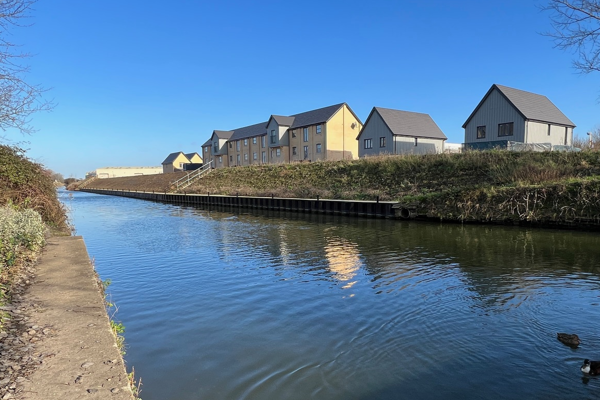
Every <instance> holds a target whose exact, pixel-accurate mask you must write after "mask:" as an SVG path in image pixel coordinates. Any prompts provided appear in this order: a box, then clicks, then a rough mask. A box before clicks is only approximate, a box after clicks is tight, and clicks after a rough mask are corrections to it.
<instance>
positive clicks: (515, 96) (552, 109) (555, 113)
mask: <svg viewBox="0 0 600 400" xmlns="http://www.w3.org/2000/svg"><path fill="white" fill-rule="evenodd" d="M493 90H498V92H499V93H500V94H501V95H502V96H504V98H505V99H506V100H507V101H508V102H509V103H510V104H511V105H512V106H513V107H514V108H515V109H516V110H517V111H518V112H519V114H521V116H522V117H523V118H524V119H526V120H530V121H539V122H549V123H553V124H558V125H565V126H570V127H575V124H574V123H573V122H572V121H571V120H570V119H569V118H567V116H566V115H565V114H563V113H562V111H560V110H559V109H558V107H556V106H555V105H554V104H553V103H552V102H551V101H550V100H549V99H548V98H547V97H546V96H542V95H540V94H535V93H531V92H526V91H524V90H519V89H513V88H510V87H508V86H502V85H497V84H493V85H492V87H491V88H490V90H488V92H487V93H486V94H485V96H484V97H483V99H482V100H481V101H480V102H479V104H478V105H477V107H476V108H475V110H474V111H473V112H472V113H471V115H470V116H469V118H468V119H467V121H466V122H465V123H464V124H463V128H464V127H466V126H467V124H468V123H469V121H470V120H471V118H473V116H474V115H475V113H476V112H477V111H478V110H479V108H480V107H481V105H482V104H483V103H484V102H485V100H486V99H487V98H488V96H489V95H490V93H492V91H493Z"/></svg>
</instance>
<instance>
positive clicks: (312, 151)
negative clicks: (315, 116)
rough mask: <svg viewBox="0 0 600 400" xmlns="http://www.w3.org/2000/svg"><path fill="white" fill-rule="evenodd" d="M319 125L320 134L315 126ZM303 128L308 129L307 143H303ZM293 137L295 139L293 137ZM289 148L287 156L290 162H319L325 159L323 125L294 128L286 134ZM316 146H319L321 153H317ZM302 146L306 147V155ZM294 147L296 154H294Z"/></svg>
mask: <svg viewBox="0 0 600 400" xmlns="http://www.w3.org/2000/svg"><path fill="white" fill-rule="evenodd" d="M318 125H321V133H317V126H318ZM304 128H306V129H308V141H306V142H305V141H304ZM294 135H295V137H294ZM288 137H289V140H290V146H289V147H288V154H289V157H288V158H289V160H290V162H300V161H320V160H325V159H326V151H327V150H326V143H325V124H316V125H310V126H306V127H301V128H295V129H293V130H290V131H289V132H288ZM317 144H320V145H321V153H317ZM304 146H308V152H307V155H306V156H305V155H304ZM294 147H295V148H296V154H294Z"/></svg>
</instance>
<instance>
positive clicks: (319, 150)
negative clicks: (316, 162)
mask: <svg viewBox="0 0 600 400" xmlns="http://www.w3.org/2000/svg"><path fill="white" fill-rule="evenodd" d="M320 152H321V143H317V153H320Z"/></svg>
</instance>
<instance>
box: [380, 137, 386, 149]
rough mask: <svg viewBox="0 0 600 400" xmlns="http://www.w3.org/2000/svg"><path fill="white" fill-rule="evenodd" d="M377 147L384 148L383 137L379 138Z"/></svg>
mask: <svg viewBox="0 0 600 400" xmlns="http://www.w3.org/2000/svg"><path fill="white" fill-rule="evenodd" d="M379 147H385V136H383V137H380V138H379Z"/></svg>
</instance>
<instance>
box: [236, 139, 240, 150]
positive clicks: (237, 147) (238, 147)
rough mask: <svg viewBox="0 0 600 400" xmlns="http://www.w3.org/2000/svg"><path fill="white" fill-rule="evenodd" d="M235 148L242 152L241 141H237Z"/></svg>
mask: <svg viewBox="0 0 600 400" xmlns="http://www.w3.org/2000/svg"><path fill="white" fill-rule="evenodd" d="M235 148H236V150H237V151H240V141H239V140H236V141H235Z"/></svg>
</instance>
